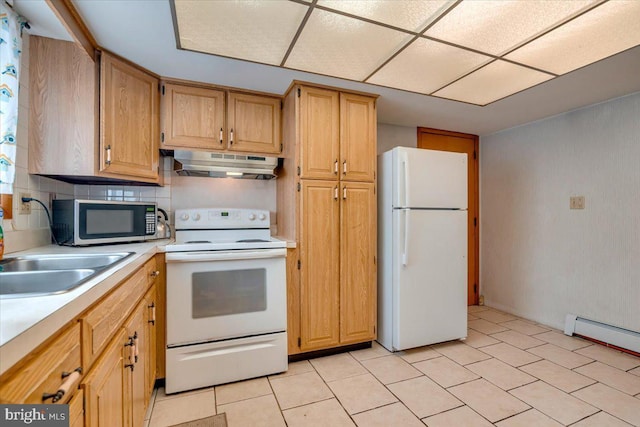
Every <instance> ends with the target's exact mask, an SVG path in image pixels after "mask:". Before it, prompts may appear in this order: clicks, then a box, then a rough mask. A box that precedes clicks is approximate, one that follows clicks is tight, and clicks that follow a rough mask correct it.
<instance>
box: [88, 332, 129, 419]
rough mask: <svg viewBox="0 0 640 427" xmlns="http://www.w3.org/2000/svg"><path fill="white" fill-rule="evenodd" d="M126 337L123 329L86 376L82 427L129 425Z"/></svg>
mask: <svg viewBox="0 0 640 427" xmlns="http://www.w3.org/2000/svg"><path fill="white" fill-rule="evenodd" d="M126 342H127V335H126V333H125V330H124V329H120V331H119V332H118V334H117V335H116V336H115V337H114V338H113V340H112V341H111V342H110V344H109V346H108V347H107V349H106V350H105V352H104V354H103V355H102V358H101V359H100V360H99V361H98V363H97V364H96V365H95V366H94V368H93V369H92V370H91V372H90V373H89V375H87V377H86V379H85V381H84V383H83V387H84V394H85V398H86V399H85V408H84V409H85V425H86V426H87V427H125V426H129V425H130V419H131V418H130V414H129V411H128V409H127V408H128V407H129V406H128V405H129V402H130V399H131V397H130V387H129V377H128V372H127V371H129V369H125V367H124V365H125V356H124V355H125V348H126V349H127V350H126V353H127V354H128V348H129V347H125V346H124V344H125V343H126Z"/></svg>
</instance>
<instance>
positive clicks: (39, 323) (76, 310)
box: [0, 239, 171, 374]
mask: <svg viewBox="0 0 640 427" xmlns="http://www.w3.org/2000/svg"><path fill="white" fill-rule="evenodd" d="M169 242H171V240H168V239H167V240H154V241H151V242H142V243H128V244H120V245H103V246H88V247H68V246H56V245H49V246H40V247H38V248H35V249H30V250H27V251H22V252H15V253H12V254H11V255H10V256H8V257H7V258H12V257H17V256H21V255H38V254H89V253H112V252H135V253H134V254H133V255H131V256H130V257H128V258H127V259H125V260H124V261H122V262H120V263H118V264H116V265H115V266H113V267H112V268H110V269H108V270H106V271H104V272H102V273H100V274H99V275H97V276H96V277H94V278H92V279H91V280H89V281H87V282H85V283H83V284H82V285H80V286H79V287H77V288H75V289H73V290H71V291H69V292H66V293H62V294H57V295H45V296H37V297H26V298H5V299H0V374H2V373H3V372H5V371H6V370H7V369H9V368H10V367H11V366H13V365H14V364H15V363H16V362H17V361H19V360H20V359H22V358H23V357H24V356H26V355H27V354H29V352H31V351H32V350H33V349H35V348H36V347H37V346H39V345H40V344H41V343H42V342H44V341H45V340H46V339H47V338H49V337H50V336H51V335H53V334H54V333H55V332H56V331H58V330H59V329H60V328H62V327H63V326H65V324H67V323H68V322H70V321H71V320H73V319H74V318H75V317H77V316H78V315H79V314H80V313H82V312H83V311H84V310H85V309H87V308H88V307H89V306H90V305H91V304H93V303H94V302H95V301H97V300H98V299H99V298H101V297H102V296H103V295H105V294H106V293H107V292H109V291H110V290H111V289H112V288H113V287H114V286H115V285H117V284H118V283H120V282H121V281H122V280H123V279H124V278H126V277H127V276H128V275H129V274H131V273H133V272H134V271H136V270H137V269H138V268H140V267H141V266H142V265H143V264H144V263H145V262H146V261H147V260H149V259H150V258H151V257H152V256H153V255H154V254H156V253H158V252H164V246H165V245H166V244H167V243H169Z"/></svg>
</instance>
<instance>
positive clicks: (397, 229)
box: [392, 209, 467, 350]
mask: <svg viewBox="0 0 640 427" xmlns="http://www.w3.org/2000/svg"><path fill="white" fill-rule="evenodd" d="M393 223H394V239H393V244H394V251H393V252H394V260H393V305H392V310H393V315H392V317H393V332H392V335H393V340H392V341H393V347H394V349H395V350H403V349H408V348H414V347H419V346H423V345H428V344H434V343H438V342H443V341H449V340H454V339H458V338H464V337H466V336H467V211H456V210H418V209H396V210H394V214H393Z"/></svg>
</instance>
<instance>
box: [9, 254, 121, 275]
mask: <svg viewBox="0 0 640 427" xmlns="http://www.w3.org/2000/svg"><path fill="white" fill-rule="evenodd" d="M132 254H133V252H120V253H110V254H87V255H76V254H60V255H27V256H21V257H17V258H8V259H6V260H4V261H0V272H3V271H4V272H12V271H42V270H74V269H78V268H95V269H102V268H106V267H109V266H111V265H113V264H115V263H117V262H118V261H122V260H124V259H125V258H126V257H128V256H130V255H132Z"/></svg>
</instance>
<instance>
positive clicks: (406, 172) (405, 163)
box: [402, 153, 409, 208]
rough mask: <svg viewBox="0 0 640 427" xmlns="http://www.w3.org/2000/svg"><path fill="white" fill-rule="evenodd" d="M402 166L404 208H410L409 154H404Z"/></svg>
mask: <svg viewBox="0 0 640 427" xmlns="http://www.w3.org/2000/svg"><path fill="white" fill-rule="evenodd" d="M402 166H403V169H404V183H403V184H404V186H403V187H404V188H403V189H402V190H403V191H404V203H403V204H402V206H404V207H405V208H406V207H409V159H408V156H407V153H403V159H402Z"/></svg>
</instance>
